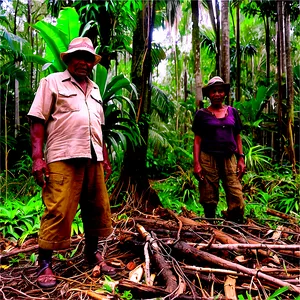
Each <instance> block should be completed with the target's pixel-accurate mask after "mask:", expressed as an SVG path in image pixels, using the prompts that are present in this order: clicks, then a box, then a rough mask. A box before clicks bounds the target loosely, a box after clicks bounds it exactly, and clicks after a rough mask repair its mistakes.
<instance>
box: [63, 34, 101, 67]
mask: <svg viewBox="0 0 300 300" xmlns="http://www.w3.org/2000/svg"><path fill="white" fill-rule="evenodd" d="M75 51H86V52H89V53H91V54H93V55H94V57H95V62H94V65H96V64H97V63H99V62H100V60H101V56H100V55H98V54H96V52H95V49H94V46H93V43H92V41H91V40H90V39H89V38H87V37H78V38H75V39H73V40H72V41H71V42H70V44H69V48H68V51H65V52H62V53H61V54H60V58H61V59H62V61H63V62H64V63H67V57H68V55H69V54H71V53H74V52H75Z"/></svg>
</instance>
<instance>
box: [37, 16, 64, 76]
mask: <svg viewBox="0 0 300 300" xmlns="http://www.w3.org/2000/svg"><path fill="white" fill-rule="evenodd" d="M33 28H35V29H37V30H38V31H39V33H40V35H41V36H42V38H43V39H44V40H45V42H46V45H47V47H46V56H45V59H47V60H48V61H49V62H52V64H53V66H54V67H55V68H56V69H57V71H63V70H65V68H66V67H65V64H64V63H63V62H62V60H61V59H60V53H61V52H63V51H65V50H66V49H67V47H68V46H67V37H66V35H65V34H64V33H63V32H61V31H60V30H58V28H56V27H55V26H53V25H52V24H49V23H47V22H45V21H39V22H37V23H36V24H35V25H33Z"/></svg>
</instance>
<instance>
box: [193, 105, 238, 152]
mask: <svg viewBox="0 0 300 300" xmlns="http://www.w3.org/2000/svg"><path fill="white" fill-rule="evenodd" d="M192 130H193V132H194V133H195V135H199V136H200V137H201V151H203V152H206V153H209V154H213V155H224V156H230V155H232V154H233V153H236V151H237V145H236V142H235V137H236V136H237V135H238V134H239V133H240V132H241V130H242V122H241V119H240V117H239V114H238V112H237V110H236V109H235V108H234V107H231V106H228V109H227V114H226V116H225V117H224V118H221V119H218V118H216V117H215V115H213V114H212V113H211V112H210V111H209V110H208V109H206V108H202V109H200V110H198V111H197V113H196V115H195V118H194V122H193V126H192Z"/></svg>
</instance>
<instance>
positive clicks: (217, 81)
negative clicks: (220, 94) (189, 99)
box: [202, 76, 230, 97]
mask: <svg viewBox="0 0 300 300" xmlns="http://www.w3.org/2000/svg"><path fill="white" fill-rule="evenodd" d="M215 85H221V86H223V87H224V90H225V92H226V94H227V93H228V92H229V89H230V84H229V83H225V82H224V80H223V79H222V78H221V77H219V76H215V77H213V78H211V79H210V80H209V81H208V83H207V85H205V86H204V87H202V94H203V96H206V97H208V93H209V90H210V88H211V87H213V86H215Z"/></svg>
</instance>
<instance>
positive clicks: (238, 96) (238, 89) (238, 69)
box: [235, 4, 241, 101]
mask: <svg viewBox="0 0 300 300" xmlns="http://www.w3.org/2000/svg"><path fill="white" fill-rule="evenodd" d="M240 100H241V48H240V5H239V4H238V5H237V7H236V90H235V101H240Z"/></svg>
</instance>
